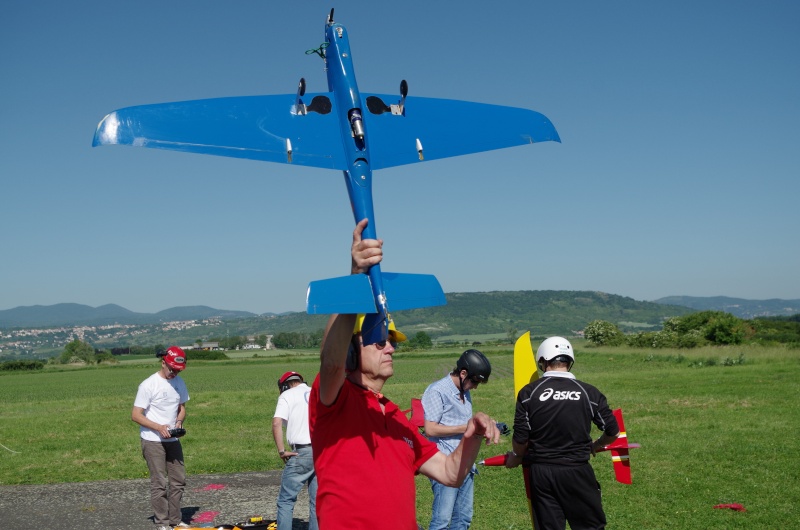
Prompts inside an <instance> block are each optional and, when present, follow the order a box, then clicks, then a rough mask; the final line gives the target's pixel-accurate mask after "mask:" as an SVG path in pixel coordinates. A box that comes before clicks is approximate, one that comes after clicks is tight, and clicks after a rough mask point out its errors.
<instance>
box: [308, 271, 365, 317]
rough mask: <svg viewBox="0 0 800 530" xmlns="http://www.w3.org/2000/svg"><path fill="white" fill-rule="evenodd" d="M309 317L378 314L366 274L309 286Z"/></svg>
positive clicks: (312, 283) (313, 283)
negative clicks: (338, 314) (336, 314)
mask: <svg viewBox="0 0 800 530" xmlns="http://www.w3.org/2000/svg"><path fill="white" fill-rule="evenodd" d="M306 311H307V312H308V314H309V315H332V314H334V313H340V314H345V315H346V314H357V313H377V312H378V310H377V308H376V307H375V298H374V297H373V295H372V286H371V284H370V281H369V276H367V275H366V274H351V275H350V276H340V277H338V278H328V279H327V280H316V281H313V282H311V283H309V284H308V291H307V293H306Z"/></svg>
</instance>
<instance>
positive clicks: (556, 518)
mask: <svg viewBox="0 0 800 530" xmlns="http://www.w3.org/2000/svg"><path fill="white" fill-rule="evenodd" d="M528 472H529V473H530V478H531V503H532V505H533V513H534V520H535V524H534V528H536V530H564V529H565V528H566V523H567V522H569V526H570V528H571V529H572V530H595V529H602V528H605V527H606V514H605V512H603V503H602V499H601V496H600V484H599V483H598V482H597V479H596V478H595V476H594V470H593V469H592V466H591V465H590V464H589V463H588V462H587V463H586V464H583V465H579V466H558V465H544V464H533V465H531V467H530V468H528Z"/></svg>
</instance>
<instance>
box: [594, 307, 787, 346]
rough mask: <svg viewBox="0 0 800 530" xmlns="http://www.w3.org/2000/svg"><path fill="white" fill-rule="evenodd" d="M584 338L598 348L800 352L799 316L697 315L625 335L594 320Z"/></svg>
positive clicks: (713, 312) (709, 312)
mask: <svg viewBox="0 0 800 530" xmlns="http://www.w3.org/2000/svg"><path fill="white" fill-rule="evenodd" d="M583 332H584V337H585V338H586V340H588V341H589V342H590V343H591V344H594V345H597V346H619V345H623V344H625V345H628V346H635V347H640V348H697V347H700V346H706V345H714V346H723V345H736V344H761V345H765V346H769V345H776V344H788V345H789V346H790V347H796V348H800V314H798V315H792V316H789V317H760V318H755V319H752V320H745V319H741V318H739V317H736V316H734V315H732V314H730V313H726V312H724V311H699V312H697V313H690V314H688V315H683V316H680V317H672V318H668V319H666V320H665V321H664V324H663V326H662V329H661V330H660V331H643V332H639V333H632V334H625V333H623V332H622V330H620V328H619V327H618V326H617V325H616V324H614V323H612V322H608V321H606V320H593V321H592V322H590V323H589V324H588V325H587V326H586V327H585V328H584V330H583Z"/></svg>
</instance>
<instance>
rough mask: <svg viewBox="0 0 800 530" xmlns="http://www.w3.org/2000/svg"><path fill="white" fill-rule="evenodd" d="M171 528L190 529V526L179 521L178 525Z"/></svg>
mask: <svg viewBox="0 0 800 530" xmlns="http://www.w3.org/2000/svg"><path fill="white" fill-rule="evenodd" d="M172 528H190V526H189V525H188V524H186V523H184V522H183V521H181V522H180V523H178V524H176V525H175V526H173V527H172Z"/></svg>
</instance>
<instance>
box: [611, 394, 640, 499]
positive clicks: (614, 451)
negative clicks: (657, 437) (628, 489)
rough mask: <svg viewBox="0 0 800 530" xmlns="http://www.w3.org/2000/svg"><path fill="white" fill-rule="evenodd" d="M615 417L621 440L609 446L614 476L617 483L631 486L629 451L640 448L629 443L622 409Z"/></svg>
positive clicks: (616, 410)
mask: <svg viewBox="0 0 800 530" xmlns="http://www.w3.org/2000/svg"><path fill="white" fill-rule="evenodd" d="M613 412H614V417H615V418H617V424H618V425H619V438H617V439H616V440H614V443H611V444H609V445H608V446H607V448H608V450H609V451H611V462H612V463H613V464H614V476H615V477H616V479H617V482H621V483H623V484H631V482H632V479H631V462H630V452H629V449H632V448H633V447H638V445H637V444H629V443H628V433H627V431H626V430H625V422H624V421H623V420H622V409H615V410H614V411H613Z"/></svg>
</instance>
